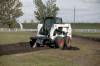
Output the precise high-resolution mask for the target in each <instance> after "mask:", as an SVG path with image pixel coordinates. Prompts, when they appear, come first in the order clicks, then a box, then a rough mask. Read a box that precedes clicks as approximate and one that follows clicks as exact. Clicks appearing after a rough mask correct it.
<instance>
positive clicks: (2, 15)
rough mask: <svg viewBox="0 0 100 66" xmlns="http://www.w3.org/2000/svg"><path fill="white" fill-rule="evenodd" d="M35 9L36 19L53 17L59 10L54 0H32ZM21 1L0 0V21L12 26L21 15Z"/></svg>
mask: <svg viewBox="0 0 100 66" xmlns="http://www.w3.org/2000/svg"><path fill="white" fill-rule="evenodd" d="M33 3H34V4H35V8H36V10H35V11H34V13H35V17H36V18H37V20H38V21H42V20H43V18H45V17H55V16H56V15H57V13H58V11H59V8H58V7H57V6H56V0H47V1H46V2H45V3H44V2H43V0H33ZM21 7H22V3H21V2H20V0H0V23H1V24H3V25H8V26H9V28H14V27H15V24H16V23H17V18H19V17H20V16H22V15H23V12H22V8H21Z"/></svg>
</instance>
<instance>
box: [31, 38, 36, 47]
mask: <svg viewBox="0 0 100 66" xmlns="http://www.w3.org/2000/svg"><path fill="white" fill-rule="evenodd" d="M35 42H36V39H32V40H31V41H30V47H33V45H34V44H35Z"/></svg>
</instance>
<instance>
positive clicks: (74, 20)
mask: <svg viewBox="0 0 100 66" xmlns="http://www.w3.org/2000/svg"><path fill="white" fill-rule="evenodd" d="M73 22H74V23H75V22H76V8H75V7H74V19H73Z"/></svg>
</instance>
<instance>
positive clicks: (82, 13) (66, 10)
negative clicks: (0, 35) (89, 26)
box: [19, 0, 100, 22]
mask: <svg viewBox="0 0 100 66" xmlns="http://www.w3.org/2000/svg"><path fill="white" fill-rule="evenodd" d="M43 1H44V2H45V1H46V0H43ZM21 2H22V4H23V7H22V11H23V13H24V15H23V16H22V17H20V18H19V21H20V22H22V21H24V20H27V21H30V20H31V19H33V20H35V17H34V10H35V6H34V4H33V0H21ZM57 6H58V7H59V8H60V11H59V12H58V15H57V16H59V17H62V18H63V21H64V22H72V21H73V18H74V16H73V15H74V8H75V9H76V22H82V21H83V22H100V0H57Z"/></svg>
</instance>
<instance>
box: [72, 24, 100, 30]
mask: <svg viewBox="0 0 100 66" xmlns="http://www.w3.org/2000/svg"><path fill="white" fill-rule="evenodd" d="M71 25H72V28H73V29H100V23H71Z"/></svg>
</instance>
